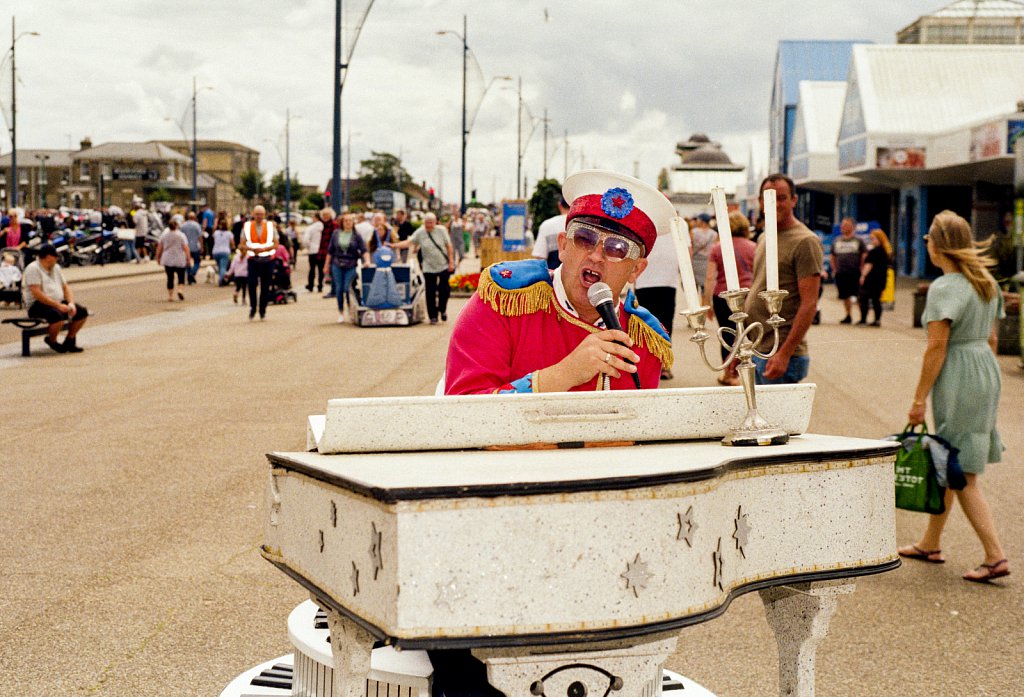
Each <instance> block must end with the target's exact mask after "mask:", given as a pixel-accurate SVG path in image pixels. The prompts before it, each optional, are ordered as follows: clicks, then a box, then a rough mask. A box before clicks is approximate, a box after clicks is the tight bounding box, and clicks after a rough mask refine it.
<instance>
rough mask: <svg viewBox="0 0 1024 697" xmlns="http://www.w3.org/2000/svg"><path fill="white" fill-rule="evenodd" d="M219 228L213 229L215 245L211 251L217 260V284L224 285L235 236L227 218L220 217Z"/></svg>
mask: <svg viewBox="0 0 1024 697" xmlns="http://www.w3.org/2000/svg"><path fill="white" fill-rule="evenodd" d="M216 226H217V229H216V230H214V231H213V246H212V247H211V249H210V253H211V255H212V256H213V260H214V261H215V262H217V284H218V285H221V286H222V285H224V283H225V281H224V278H225V276H227V273H228V266H229V265H230V264H231V252H233V251H234V250H235V236H234V235H232V234H231V230H229V229H228V221H227V220H226V219H225V218H218V219H217V222H216Z"/></svg>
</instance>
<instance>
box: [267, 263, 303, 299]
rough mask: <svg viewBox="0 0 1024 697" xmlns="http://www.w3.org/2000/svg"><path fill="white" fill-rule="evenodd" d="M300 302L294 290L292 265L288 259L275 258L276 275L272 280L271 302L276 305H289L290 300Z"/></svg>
mask: <svg viewBox="0 0 1024 697" xmlns="http://www.w3.org/2000/svg"><path fill="white" fill-rule="evenodd" d="M289 299H291V301H292V302H293V303H294V302H298V301H299V296H298V295H296V294H295V291H294V290H292V267H291V266H290V265H289V264H288V262H287V261H285V260H284V259H280V258H275V259H274V275H273V276H272V277H271V280H270V302H271V303H273V304H274V305H287V304H288V300H289Z"/></svg>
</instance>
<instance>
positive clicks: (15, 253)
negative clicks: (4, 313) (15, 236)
mask: <svg viewBox="0 0 1024 697" xmlns="http://www.w3.org/2000/svg"><path fill="white" fill-rule="evenodd" d="M0 254H2V255H3V256H5V257H6V256H11V257H14V264H13V266H12V267H11V268H12V269H14V270H13V271H8V270H7V269H4V268H0V303H3V304H4V305H9V304H13V305H14V306H15V307H18V308H22V307H24V306H25V301H24V299H23V298H22V295H21V283H22V280H21V274H22V272H23V271H24V270H25V265H24V258H23V256H22V253H21V250H20V249H18V248H17V247H6V248H4V249H3V251H2V252H0Z"/></svg>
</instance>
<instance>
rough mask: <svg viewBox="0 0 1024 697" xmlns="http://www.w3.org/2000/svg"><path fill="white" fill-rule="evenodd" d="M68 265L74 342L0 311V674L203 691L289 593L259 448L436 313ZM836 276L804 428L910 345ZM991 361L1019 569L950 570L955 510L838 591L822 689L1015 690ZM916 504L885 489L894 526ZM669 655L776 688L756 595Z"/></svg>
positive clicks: (914, 366)
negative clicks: (77, 320)
mask: <svg viewBox="0 0 1024 697" xmlns="http://www.w3.org/2000/svg"><path fill="white" fill-rule="evenodd" d="M149 266H150V267H154V268H153V270H154V271H155V270H156V269H155V266H154V265H149ZM136 268H137V269H138V270H143V271H147V272H148V271H149V269H146V268H145V265H143V266H142V267H136ZM84 271H90V272H93V273H95V272H94V271H92V270H83V272H77V271H76V273H84ZM304 271H305V270H304V269H303V268H300V269H299V270H298V273H300V274H304ZM74 282H75V283H76V293H77V296H78V298H79V300H81V301H82V302H83V303H85V304H87V305H88V306H89V307H90V309H92V310H93V311H95V312H97V313H98V316H97V317H96V321H95V322H91V323H90V325H88V326H87V327H86V329H85V330H84V331H83V333H82V335H81V339H80V343H81V344H82V345H83V346H85V347H86V349H87V350H86V351H85V353H82V354H80V355H73V356H59V355H56V354H53V353H52V352H50V351H49V350H47V349H46V348H45V346H43V345H42V343H41V341H40V340H38V339H37V340H36V341H37V342H38V343H37V344H36V345H35V349H36V351H35V352H36V355H34V356H33V357H32V358H30V359H28V360H21V359H19V358H17V344H16V343H15V342H14V336H13V335H12V334H9V333H8V334H2V335H0V385H2V386H3V404H4V405H5V406H6V413H5V416H4V418H3V421H2V424H3V425H2V426H0V428H2V433H3V439H2V446H0V448H2V450H0V452H2V453H3V457H2V461H3V468H2V472H3V486H2V487H0V530H3V540H4V544H3V546H2V550H0V647H3V648H2V650H0V695H12V696H15V695H16V696H18V697H22V696H34V695H40V696H42V695H104V696H106V695H110V696H112V697H121V696H124V697H127V696H128V695H132V696H133V697H134V696H136V695H156V694H161V695H163V694H166V695H216V694H218V692H219V690H220V689H221V688H222V687H223V686H224V685H225V684H227V683H228V682H229V681H230V680H231V679H232V678H233V677H234V676H235V675H236V674H237V673H239V672H241V671H242V670H243V669H245V668H248V667H250V666H252V665H254V664H256V663H258V662H261V661H263V660H266V659H269V658H272V657H275V656H278V655H281V654H283V653H286V652H288V651H289V644H288V638H287V631H286V626H285V621H286V618H287V616H288V613H289V612H290V611H291V609H292V608H293V607H294V606H295V605H296V604H297V603H299V602H301V601H302V600H304V599H305V595H304V593H303V592H302V590H301V589H300V588H299V586H298V585H297V584H295V583H293V582H292V581H290V580H289V579H287V578H286V577H285V576H284V575H283V574H281V573H280V572H278V571H277V570H276V569H274V568H273V567H272V566H271V565H270V564H268V563H267V562H265V561H263V560H262V559H261V558H260V556H259V553H258V551H257V550H258V546H259V544H260V541H261V539H262V525H263V518H264V514H265V511H264V507H265V506H264V488H265V484H266V473H267V463H266V459H265V454H266V453H267V452H269V451H273V450H284V451H287V450H296V449H301V448H302V447H303V445H304V438H305V419H306V416H307V415H308V414H313V413H323V411H324V408H325V404H326V401H327V400H328V399H329V398H332V397H367V396H380V395H426V394H431V393H432V392H433V389H434V384H435V383H436V381H437V378H438V376H439V375H440V373H441V370H442V366H443V361H444V354H445V349H446V345H447V337H448V333H449V327H448V326H445V325H439V326H430V325H419V326H415V327H411V328H405V329H399V328H394V329H388V328H385V329H360V328H357V327H353V326H350V325H338V324H337V323H336V322H335V319H336V312H335V309H334V306H333V303H332V302H331V301H329V300H324V299H322V298H321V297H320V296H319V295H318V294H307V293H305V292H304V291H300V295H299V302H298V303H297V304H291V305H287V306H279V307H275V306H272V307H271V308H270V310H269V313H268V320H267V321H266V322H249V321H247V318H246V311H245V310H244V309H243V308H242V307H241V306H239V305H234V304H232V302H231V298H230V292H229V291H227V290H226V289H214V288H212V287H208V288H202V289H201V292H200V289H198V288H197V289H196V290H194V291H190V292H189V301H188V302H186V303H182V304H180V305H179V304H171V303H158V302H157V301H158V300H159V299H160V298H161V295H162V294H163V292H164V291H163V290H162V283H163V278H162V276H156V275H148V276H144V277H140V278H134V279H128V278H123V279H113V280H110V279H107V280H102V281H100V280H95V281H92V282H87V281H86V279H85V278H83V277H82V276H78V277H77V278H75V279H74ZM118 284H123V293H124V295H123V296H121V297H119V296H118V295H117V293H118V292H119V289H120V288H121V286H119V285H118ZM296 285H297V286H299V287H301V285H302V284H301V282H300V283H297V284H296ZM129 294H130V295H129ZM139 294H142V295H145V297H147V298H148V297H150V296H152V298H153V302H152V307H151V309H145V308H143V309H141V310H139V312H140V313H143V314H142V315H141V316H137V317H131V318H123V317H122V316H121V315H119V313H118V310H117V307H118V305H119V304H120V303H123V302H128V300H129V299H133V298H135V296H136V295H139ZM834 294H835V290H834V289H833V288H828V289H826V291H825V297H824V298H823V300H822V308H823V315H824V324H822V325H820V326H816V327H813V328H812V331H811V351H812V364H811V375H810V378H809V381H812V382H815V383H817V385H818V390H817V395H816V398H815V407H814V416H813V418H812V422H811V430H812V431H814V432H817V433H832V434H841V435H850V436H861V437H877V436H883V435H885V434H888V433H892V432H894V431H897V430H899V429H900V428H901V427H902V426H903V424H904V422H905V417H906V410H907V407H908V406H909V402H910V399H911V394H912V390H913V387H914V384H915V381H916V379H917V371H918V367H919V365H920V360H921V353H922V351H923V347H924V333H923V331H922V330H915V329H912V328H911V326H910V325H911V322H910V317H911V298H910V285H909V284H908V285H907V286H906V287H902V288H901V289H900V291H899V296H898V299H897V309H896V311H895V312H893V313H890V314H887V315H886V316H885V317H884V318H883V324H884V326H883V327H882V328H877V329H876V328H865V327H856V326H840V325H838V324H837V323H836V322H837V320H838V319H840V317H841V309H840V305H839V302H838V301H837V300H835V299H834ZM463 302H464V301H462V300H456V301H455V302H454V306H453V308H451V309H450V312H449V314H450V315H451V316H454V314H455V313H457V312H458V310H459V308H460V307H461V305H462V303H463ZM140 307H141V306H140ZM11 314H13V311H7V310H0V317H6V316H10V315H11ZM688 335H689V332H687V331H686V330H685V329H684V327H683V323H682V322H677V324H676V331H675V340H676V356H677V366H676V369H675V373H676V378H675V379H674V380H673V381H671V382H670V383H667V386H671V387H683V386H705V385H710V384H714V376H713V375H712V374H711V373H710V372H709V371H707V370H706V369H705V368H704V367H703V365H702V364H701V363H700V361H699V359H698V357H697V353H696V348H695V347H694V346H693V345H692V344H690V343H689V342H688V341H686V339H687V338H688ZM1000 365H1001V366H1002V369H1003V378H1004V391H1003V399H1002V402H1001V407H1000V419H1001V424H1000V425H1001V429H1002V433H1003V436H1004V440H1005V441H1006V444H1007V446H1008V451H1007V454H1006V457H1005V460H1004V462H1003V463H1001V464H998V465H992V466H990V467H989V471H988V472H987V474H986V475H985V477H984V478H983V486H984V488H985V490H986V493H987V494H988V496H989V500H990V503H991V504H992V507H993V510H994V515H995V519H996V522H997V525H998V528H999V531H1000V534H1001V536H1002V538H1003V542H1004V545H1005V546H1006V549H1007V553H1008V554H1009V556H1010V559H1011V561H1012V563H1013V564H1014V566H1013V570H1014V575H1012V576H1010V577H1009V578H1008V579H1006V581H1005V583H1002V584H1000V585H992V586H987V587H986V586H978V585H973V584H968V583H966V582H964V581H961V580H960V574H961V573H962V572H963V571H964V570H966V569H967V568H969V567H971V566H974V565H975V564H977V563H978V562H979V561H981V550H980V546H979V544H978V543H977V541H976V538H975V537H974V535H973V533H972V532H971V531H970V529H969V526H968V524H967V522H966V520H965V518H964V517H963V515H962V514H961V513H960V511H959V510H957V511H956V512H955V513H954V514H953V516H952V518H951V520H950V523H949V528H948V536H947V538H946V539H945V541H944V545H943V546H944V548H945V552H946V555H947V558H948V559H949V562H948V563H947V564H945V565H942V566H938V565H926V564H920V563H914V562H907V563H905V564H904V566H903V567H902V568H900V569H899V570H897V571H894V572H891V573H888V574H883V575H880V576H875V577H870V578H866V579H863V580H861V581H860V582H859V583H858V589H857V592H856V593H854V594H853V595H852V596H849V597H846V598H844V599H843V600H841V601H840V607H839V612H838V613H837V615H836V617H835V618H834V619H833V621H832V625H831V635H830V637H829V638H828V639H827V640H826V641H825V643H824V644H823V645H822V647H821V649H820V650H819V653H818V658H819V661H818V666H819V673H818V675H819V678H818V694H819V695H824V696H839V695H843V696H853V695H864V696H867V695H881V694H901V695H922V696H924V695H928V696H931V695H1007V694H1015V693H1017V692H1018V688H1017V687H1016V686H1017V685H1019V683H1020V671H1021V669H1020V666H1021V665H1024V642H1022V641H1021V639H1022V636H1024V634H1022V630H1021V629H1020V628H1021V627H1022V626H1024V591H1022V589H1024V542H1022V540H1024V520H1022V518H1021V516H1020V515H1019V511H1020V510H1021V508H1022V505H1024V489H1022V487H1021V475H1022V474H1024V468H1022V466H1021V464H1022V457H1024V456H1022V453H1024V419H1022V418H1021V414H1024V377H1022V374H1021V371H1020V369H1019V368H1018V359H1016V358H1013V357H1001V358H1000ZM965 398H969V396H968V395H965ZM400 424H401V419H400V417H399V415H397V414H396V415H395V420H394V423H393V424H391V425H389V424H364V425H357V427H364V428H373V429H380V428H388V427H393V428H401V425H400ZM923 523H924V520H923V516H920V515H914V514H910V513H904V512H898V514H897V525H898V533H899V535H898V538H899V540H900V541H901V542H906V541H912V540H913V539H914V536H915V534H916V533H917V531H918V530H919V528H920V527H921V526H922V525H923ZM668 667H670V668H672V669H674V670H678V671H680V672H682V673H684V674H686V675H688V676H690V677H692V678H693V679H695V680H697V681H698V682H700V683H702V684H704V685H705V686H707V687H708V688H709V689H711V690H713V691H715V692H716V693H717V694H719V695H772V694H775V689H776V688H775V685H776V670H777V662H776V657H775V645H774V640H773V638H772V635H771V633H770V631H769V629H768V627H767V624H766V622H765V620H764V612H763V610H762V608H761V605H760V601H759V599H758V598H757V595H756V594H750V595H747V596H744V597H742V598H740V599H738V600H737V601H736V602H734V603H733V604H732V606H731V607H730V608H729V610H728V611H727V612H726V613H725V615H724V616H722V617H721V618H719V619H717V620H714V621H711V622H709V623H706V624H704V625H700V626H697V627H693V628H690V629H688V630H686V631H685V632H684V634H683V636H682V639H681V640H680V643H679V651H678V653H677V654H676V655H674V656H673V657H672V658H671V659H670V660H669V663H668Z"/></svg>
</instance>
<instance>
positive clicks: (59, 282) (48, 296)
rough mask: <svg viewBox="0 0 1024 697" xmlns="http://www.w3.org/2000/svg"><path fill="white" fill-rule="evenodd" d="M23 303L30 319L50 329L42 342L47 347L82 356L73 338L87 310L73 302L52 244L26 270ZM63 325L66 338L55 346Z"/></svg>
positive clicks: (80, 326)
mask: <svg viewBox="0 0 1024 697" xmlns="http://www.w3.org/2000/svg"><path fill="white" fill-rule="evenodd" d="M22 300H23V301H24V304H25V307H26V308H27V310H28V316H29V317H33V318H36V319H41V320H44V321H45V322H47V324H48V325H49V326H48V328H47V334H46V338H45V339H44V340H43V341H45V342H46V345H47V346H49V347H50V348H51V349H53V350H54V351H56V352H57V353H81V351H82V347H81V346H79V345H78V343H77V339H76V337H77V336H78V332H79V331H80V330H81V329H82V325H84V324H85V320H86V319H87V318H88V317H89V310H87V309H86V308H85V306H84V305H79V304H77V303H76V302H75V297H74V294H73V293H72V292H71V287H70V286H68V282H67V281H66V280H65V279H64V273H63V272H62V271H61V268H60V264H58V263H57V250H56V249H55V248H54V246H53V245H52V244H44V245H42V246H41V247H40V248H39V252H38V253H37V254H36V260H35V261H33V262H32V263H31V264H29V265H28V266H26V267H25V273H24V274H23V275H22ZM65 322H68V323H69V327H68V333H67V336H66V337H65V338H64V343H63V344H61V343H57V339H58V337H59V336H60V330H61V327H63V325H64V323H65Z"/></svg>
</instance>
